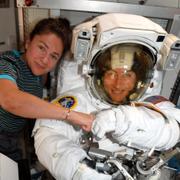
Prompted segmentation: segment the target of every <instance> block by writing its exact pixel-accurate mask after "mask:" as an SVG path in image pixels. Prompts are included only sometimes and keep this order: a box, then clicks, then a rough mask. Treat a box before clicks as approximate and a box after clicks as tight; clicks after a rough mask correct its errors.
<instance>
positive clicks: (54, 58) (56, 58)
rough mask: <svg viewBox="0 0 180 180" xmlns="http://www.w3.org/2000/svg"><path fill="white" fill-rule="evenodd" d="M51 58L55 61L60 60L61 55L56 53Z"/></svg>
mask: <svg viewBox="0 0 180 180" xmlns="http://www.w3.org/2000/svg"><path fill="white" fill-rule="evenodd" d="M51 59H52V60H54V61H58V60H59V57H58V56H55V55H51Z"/></svg>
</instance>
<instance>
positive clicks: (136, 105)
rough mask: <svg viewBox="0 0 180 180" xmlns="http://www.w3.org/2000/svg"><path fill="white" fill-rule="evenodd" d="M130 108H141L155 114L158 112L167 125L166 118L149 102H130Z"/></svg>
mask: <svg viewBox="0 0 180 180" xmlns="http://www.w3.org/2000/svg"><path fill="white" fill-rule="evenodd" d="M131 106H134V107H140V106H143V107H146V108H148V109H151V110H153V111H156V112H158V113H159V114H161V115H162V116H163V117H164V119H165V120H166V122H168V123H169V120H168V117H167V116H166V115H165V114H164V113H163V112H162V111H161V110H160V109H159V108H158V107H157V106H155V105H154V104H153V103H151V102H131Z"/></svg>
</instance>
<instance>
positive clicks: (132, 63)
mask: <svg viewBox="0 0 180 180" xmlns="http://www.w3.org/2000/svg"><path fill="white" fill-rule="evenodd" d="M91 68H92V69H95V71H94V72H95V73H94V74H93V84H94V91H95V94H97V96H99V98H100V99H103V100H104V101H105V102H108V103H110V104H114V105H118V104H128V103H129V102H130V101H134V100H137V99H139V98H140V97H141V96H142V95H143V94H144V92H145V90H146V89H147V87H148V85H149V83H150V80H151V78H152V74H153V57H152V55H151V54H150V52H148V51H147V50H146V49H144V47H143V46H142V45H137V44H132V43H131V44H118V45H114V46H111V47H110V48H108V49H106V50H104V51H103V52H101V53H100V54H99V55H98V56H97V57H96V59H95V60H94V61H92V63H91Z"/></svg>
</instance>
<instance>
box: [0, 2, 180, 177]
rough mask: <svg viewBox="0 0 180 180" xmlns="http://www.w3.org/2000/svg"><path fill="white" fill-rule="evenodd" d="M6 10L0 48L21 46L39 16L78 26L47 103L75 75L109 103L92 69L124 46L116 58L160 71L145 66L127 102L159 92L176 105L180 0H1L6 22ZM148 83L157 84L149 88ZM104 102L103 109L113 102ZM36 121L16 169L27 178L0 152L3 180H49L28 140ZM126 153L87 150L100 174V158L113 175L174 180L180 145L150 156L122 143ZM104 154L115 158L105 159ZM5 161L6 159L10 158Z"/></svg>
mask: <svg viewBox="0 0 180 180" xmlns="http://www.w3.org/2000/svg"><path fill="white" fill-rule="evenodd" d="M2 2H3V1H2ZM1 10H2V11H1ZM4 15H8V17H9V18H10V19H12V23H9V26H7V23H6V25H4V31H3V29H0V52H1V51H5V50H9V49H12V48H15V49H19V50H24V42H25V40H26V39H27V37H28V34H29V32H30V31H31V30H32V28H33V26H34V24H35V23H36V22H38V21H39V20H40V19H42V18H47V17H58V16H63V17H66V18H68V19H69V20H70V22H71V25H72V27H75V28H74V29H73V38H72V45H71V52H69V53H68V54H67V55H66V56H65V57H64V60H63V61H62V63H61V64H60V65H59V66H58V67H57V68H56V69H55V70H54V71H53V72H51V73H49V74H48V82H47V83H46V87H45V88H44V98H45V99H47V100H49V101H51V100H53V99H54V98H56V97H57V96H58V95H60V94H61V93H63V92H65V91H66V90H67V89H68V88H70V87H73V86H79V84H77V82H78V78H79V74H80V75H81V76H83V77H84V79H85V84H86V86H87V87H89V88H88V90H89V91H90V92H89V93H90V94H91V96H92V99H93V103H94V104H97V105H98V106H100V107H104V106H105V107H106V106H107V103H106V100H107V99H108V98H107V97H105V96H104V94H103V93H102V89H101V87H100V83H99V79H98V78H99V77H98V76H95V75H92V74H93V73H94V72H95V71H98V70H99V69H100V70H101V68H100V67H98V68H99V69H98V70H97V69H96V68H97V66H100V65H99V64H101V63H100V61H101V60H102V59H105V58H106V57H105V56H106V55H107V54H108V53H110V54H111V56H112V57H113V58H116V57H115V56H116V51H122V52H124V54H121V56H123V57H124V58H125V59H126V58H127V60H129V63H128V65H127V66H131V65H130V64H131V57H132V56H134V55H135V56H136V58H137V59H142V58H144V61H147V62H148V63H149V64H148V63H147V62H146V65H147V64H148V65H147V66H148V67H147V68H149V69H150V68H151V66H153V67H154V66H155V67H156V68H157V69H158V70H159V71H161V72H162V73H161V75H160V76H159V77H161V78H160V79H158V78H157V77H156V72H152V71H149V74H148V75H147V76H148V77H150V78H149V79H146V80H144V81H141V82H138V85H137V91H136V92H135V93H133V94H132V95H131V96H130V99H132V100H137V99H138V100H139V99H140V100H141V98H145V97H146V96H147V97H148V95H149V94H151V95H155V94H156V93H157V92H159V93H160V95H162V96H164V97H165V98H167V99H169V100H170V101H171V102H173V103H174V104H175V105H176V106H177V107H179V108H180V98H179V95H180V0H171V1H169V0H156V1H155V0H76V1H73V0H53V1H52V0H16V1H13V0H4V6H3V3H2V4H1V2H0V21H1V22H2V23H3V24H5V23H4V20H3V18H2V17H4ZM7 29H8V30H7ZM10 30H11V31H10ZM1 31H2V32H1ZM113 53H114V54H113ZM72 59H73V61H75V62H76V64H78V67H76V68H77V69H76V72H73V71H71V69H69V72H71V73H72V74H71V77H72V76H73V78H74V79H70V77H68V75H69V74H68V72H67V74H66V72H65V71H63V70H64V68H65V69H66V68H67V66H66V61H72ZM64 62H65V63H64ZM113 65H114V66H116V65H117V62H115V61H114V62H113ZM100 70H99V71H100ZM74 71H75V70H74ZM77 72H78V74H73V73H77ZM142 72H143V71H142ZM62 74H63V76H62ZM63 78H64V79H63ZM76 78H77V79H76ZM152 79H153V80H152ZM63 83H64V84H63ZM80 83H81V81H80ZM149 84H152V86H154V87H155V88H153V90H152V89H151V88H149V87H150V86H149ZM99 99H101V101H99ZM107 101H108V106H109V104H113V103H112V102H110V103H109V100H107ZM33 126H34V122H33V123H30V124H29V126H28V128H27V130H26V132H25V133H24V134H25V135H24V140H23V145H24V159H25V160H24V161H23V162H22V166H21V168H22V169H21V171H23V172H24V175H21V176H22V177H20V176H19V177H17V176H18V175H17V167H15V164H12V165H8V167H9V168H8V169H6V168H3V167H4V166H3V163H2V162H6V160H4V158H5V157H3V156H2V158H1V157H0V161H1V162H0V164H1V166H0V168H1V169H2V170H1V169H0V177H2V178H0V179H2V180H12V179H14V180H15V178H12V174H13V173H11V175H9V174H8V173H7V172H9V171H12V172H14V175H13V177H17V180H22V179H26V180H43V179H44V180H46V179H47V180H51V179H54V178H53V177H52V176H51V175H50V173H49V172H48V171H47V170H46V169H45V168H44V167H43V165H41V164H40V163H39V162H38V159H37V156H36V155H35V152H34V148H33V143H34V142H33V138H32V137H31V131H32V129H33ZM126 151H127V153H126V154H120V158H119V157H118V156H117V154H113V153H111V152H108V151H105V150H104V151H101V150H98V149H95V148H92V149H91V151H90V152H89V153H90V154H91V156H92V157H94V159H96V161H98V163H97V164H98V165H99V166H98V165H97V167H98V168H99V169H100V170H101V171H102V168H103V167H102V164H103V163H102V162H106V165H107V164H108V163H109V164H111V165H112V164H113V165H114V166H113V168H114V167H116V168H115V169H112V171H116V172H117V173H116V176H115V175H114V179H117V180H118V179H119V180H150V179H151V180H171V179H175V176H176V174H177V172H179V173H180V165H175V163H176V164H178V162H179V161H180V149H179V144H176V145H174V148H173V150H171V151H164V153H160V154H157V155H155V157H153V156H150V154H151V153H152V151H153V149H151V151H148V153H149V154H147V152H146V154H145V153H144V154H142V152H141V151H140V150H138V149H136V151H134V149H133V151H132V148H126ZM115 155H116V156H115ZM107 156H108V157H112V156H113V158H109V159H108V160H107ZM147 157H149V159H148V158H147ZM118 158H119V159H118ZM150 158H151V159H150ZM174 158H175V159H174ZM105 159H106V160H105ZM112 159H113V160H112ZM13 163H14V162H13ZM7 164H11V162H9V160H7ZM133 166H135V168H133ZM6 167H7V166H6ZM104 168H110V166H106V167H105V166H104ZM18 171H19V170H18ZM103 171H106V169H103ZM107 171H108V170H107ZM2 172H4V173H2ZM162 172H163V173H162ZM21 174H23V173H22V172H21ZM3 177H5V178H4V179H3ZM179 178H180V176H179ZM176 180H177V178H176Z"/></svg>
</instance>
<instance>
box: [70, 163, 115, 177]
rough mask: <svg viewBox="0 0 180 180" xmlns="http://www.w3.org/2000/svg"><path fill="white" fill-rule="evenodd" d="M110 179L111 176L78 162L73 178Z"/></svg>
mask: <svg viewBox="0 0 180 180" xmlns="http://www.w3.org/2000/svg"><path fill="white" fill-rule="evenodd" d="M95 179H98V180H111V179H112V176H110V175H107V174H102V173H98V172H97V171H96V170H94V169H91V168H89V167H88V166H87V165H86V164H83V163H82V164H79V167H78V169H77V171H76V172H75V174H74V176H73V180H95Z"/></svg>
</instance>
